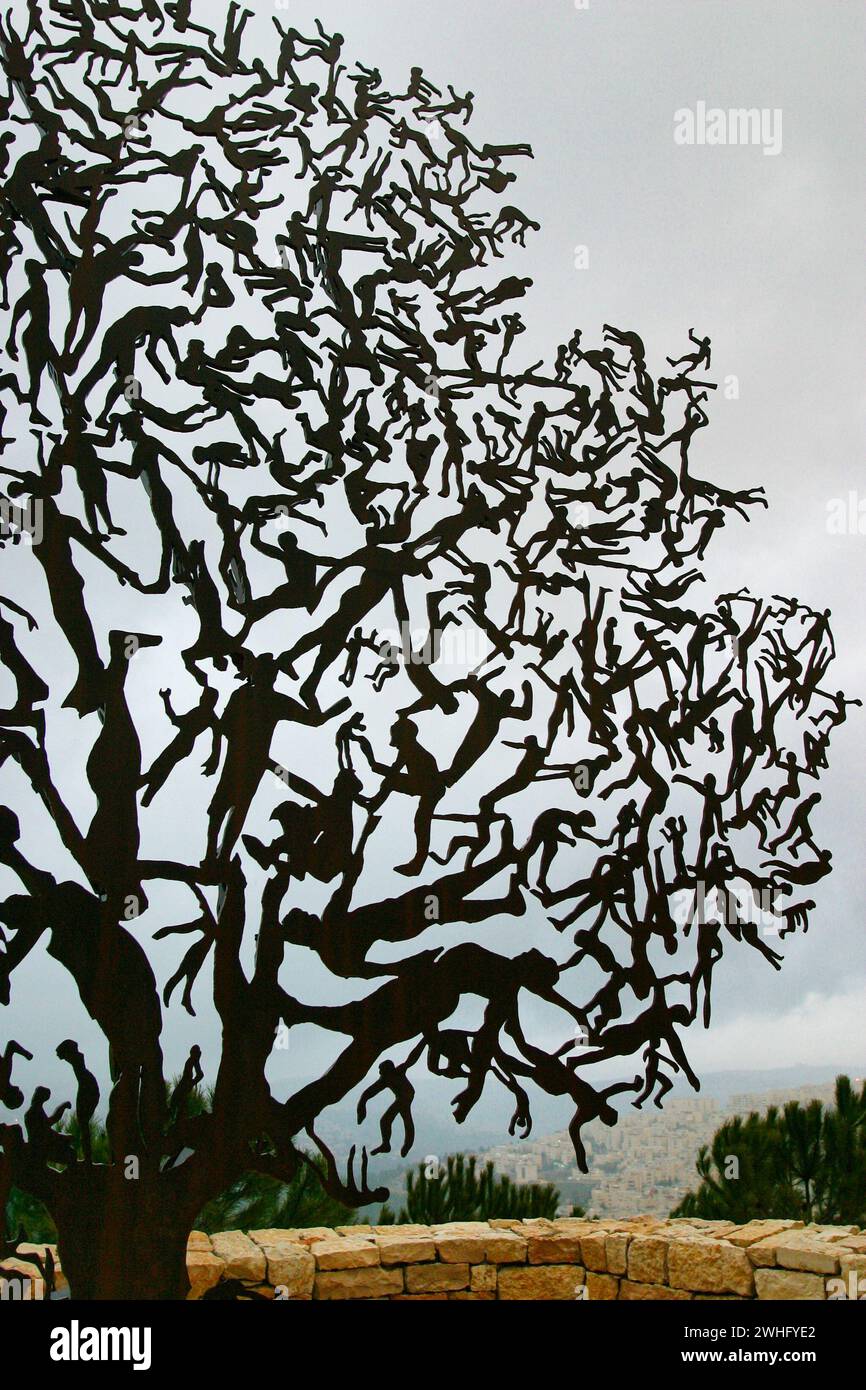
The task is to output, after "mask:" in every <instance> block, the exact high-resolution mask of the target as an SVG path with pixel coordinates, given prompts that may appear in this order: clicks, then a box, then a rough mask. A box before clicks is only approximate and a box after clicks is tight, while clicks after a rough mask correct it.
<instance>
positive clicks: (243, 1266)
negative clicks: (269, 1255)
mask: <svg viewBox="0 0 866 1390" xmlns="http://www.w3.org/2000/svg"><path fill="white" fill-rule="evenodd" d="M211 1241H212V1244H213V1252H214V1254H215V1255H218V1256H219V1258H220V1259H221V1260H222V1261H223V1264H224V1265H225V1276H226V1278H227V1279H245V1280H246V1281H247V1282H249V1283H251V1284H263V1283H264V1282H265V1275H266V1273H267V1266H266V1263H265V1253H264V1251H263V1250H262V1249H261V1248H260V1247H259V1246H258V1245H256V1244H255V1242H254V1241H252V1240H250V1238H249V1236H248V1235H246V1234H245V1233H244V1232H243V1231H220V1233H219V1235H215V1236H212V1237H211Z"/></svg>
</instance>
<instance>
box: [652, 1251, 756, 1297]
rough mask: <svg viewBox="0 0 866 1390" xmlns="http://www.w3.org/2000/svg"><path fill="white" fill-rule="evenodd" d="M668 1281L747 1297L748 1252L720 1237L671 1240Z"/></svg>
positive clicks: (681, 1286)
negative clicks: (719, 1238)
mask: <svg viewBox="0 0 866 1390" xmlns="http://www.w3.org/2000/svg"><path fill="white" fill-rule="evenodd" d="M633 1248H634V1246H632V1249H633ZM629 1269H631V1250H629ZM668 1282H669V1284H670V1285H671V1287H672V1288H675V1289H691V1290H692V1291H693V1292H694V1293H736V1294H741V1295H742V1296H744V1297H750V1296H751V1294H752V1292H753V1290H754V1284H753V1271H752V1265H751V1263H750V1261H749V1257H748V1255H747V1254H746V1252H745V1251H744V1250H740V1249H738V1248H737V1246H735V1245H728V1243H727V1242H726V1241H723V1240H684V1241H682V1242H680V1241H671V1243H670V1245H669V1247H668Z"/></svg>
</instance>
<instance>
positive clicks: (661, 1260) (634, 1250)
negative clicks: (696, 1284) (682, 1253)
mask: <svg viewBox="0 0 866 1390" xmlns="http://www.w3.org/2000/svg"><path fill="white" fill-rule="evenodd" d="M674 1244H675V1242H674ZM668 1245H669V1242H668V1241H667V1240H665V1239H664V1237H663V1236H635V1237H634V1239H633V1240H632V1242H631V1244H630V1245H629V1247H628V1277H629V1279H630V1280H631V1282H632V1283H637V1284H664V1283H665V1281H666V1280H667V1253H668Z"/></svg>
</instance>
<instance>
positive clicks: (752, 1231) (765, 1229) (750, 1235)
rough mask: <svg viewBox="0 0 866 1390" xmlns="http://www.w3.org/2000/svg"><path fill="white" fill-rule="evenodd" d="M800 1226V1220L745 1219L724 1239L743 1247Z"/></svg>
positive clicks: (801, 1224)
mask: <svg viewBox="0 0 866 1390" xmlns="http://www.w3.org/2000/svg"><path fill="white" fill-rule="evenodd" d="M802 1226H803V1223H802V1221H747V1222H746V1224H745V1225H744V1226H735V1227H734V1229H733V1230H732V1231H729V1232H728V1234H727V1235H726V1237H725V1239H726V1240H728V1241H730V1243H731V1245H741V1246H743V1247H745V1246H748V1245H754V1244H755V1243H756V1241H759V1240H770V1239H772V1237H773V1236H777V1235H781V1234H782V1232H783V1231H793V1230H797V1229H802Z"/></svg>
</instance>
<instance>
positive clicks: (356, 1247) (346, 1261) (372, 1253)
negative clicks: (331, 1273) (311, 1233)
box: [312, 1236, 379, 1269]
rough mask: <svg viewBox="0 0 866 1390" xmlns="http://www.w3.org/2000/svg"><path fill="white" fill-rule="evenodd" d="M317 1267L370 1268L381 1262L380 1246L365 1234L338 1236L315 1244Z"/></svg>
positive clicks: (313, 1251)
mask: <svg viewBox="0 0 866 1390" xmlns="http://www.w3.org/2000/svg"><path fill="white" fill-rule="evenodd" d="M312 1253H313V1257H314V1258H315V1261H316V1269H369V1268H370V1266H371V1265H377V1264H378V1263H379V1247H378V1245H377V1244H376V1242H375V1241H374V1240H372V1239H369V1240H368V1239H366V1238H365V1237H364V1236H337V1237H335V1238H334V1239H333V1240H318V1241H316V1244H315V1245H314V1246H313V1250H312Z"/></svg>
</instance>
